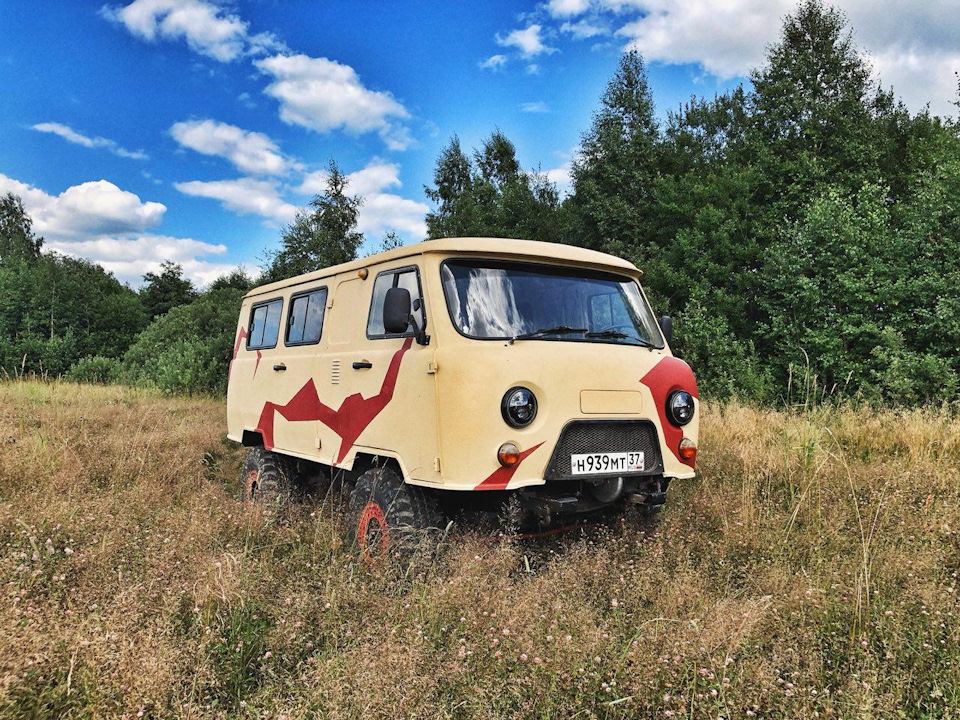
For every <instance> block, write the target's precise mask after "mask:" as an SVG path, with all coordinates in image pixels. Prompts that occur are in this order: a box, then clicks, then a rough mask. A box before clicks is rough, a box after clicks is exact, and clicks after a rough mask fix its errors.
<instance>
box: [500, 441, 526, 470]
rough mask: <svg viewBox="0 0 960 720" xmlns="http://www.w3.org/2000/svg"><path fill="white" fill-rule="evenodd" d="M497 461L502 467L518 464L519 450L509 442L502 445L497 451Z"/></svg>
mask: <svg viewBox="0 0 960 720" xmlns="http://www.w3.org/2000/svg"><path fill="white" fill-rule="evenodd" d="M497 460H499V461H500V464H501V465H503V466H504V467H513V466H514V465H516V464H517V463H518V462H520V448H518V447H517V446H516V445H515V444H514V443H511V442H508V443H504V444H503V445H501V446H500V449H499V450H497Z"/></svg>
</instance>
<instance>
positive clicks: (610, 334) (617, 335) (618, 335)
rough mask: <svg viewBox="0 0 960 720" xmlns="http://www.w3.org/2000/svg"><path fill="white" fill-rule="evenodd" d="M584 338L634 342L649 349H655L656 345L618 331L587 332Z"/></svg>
mask: <svg viewBox="0 0 960 720" xmlns="http://www.w3.org/2000/svg"><path fill="white" fill-rule="evenodd" d="M584 337H588V338H612V339H617V340H636V341H637V342H638V343H639V344H641V345H643V346H644V347H650V348H655V347H656V345H654V344H653V343H652V342H650V341H649V340H645V339H644V338H642V337H638V336H636V335H627V334H626V333H622V332H620V331H619V330H601V331H599V332H588V333H586V334H585V335H584Z"/></svg>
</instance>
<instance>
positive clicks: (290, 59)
mask: <svg viewBox="0 0 960 720" xmlns="http://www.w3.org/2000/svg"><path fill="white" fill-rule="evenodd" d="M255 64H256V66H257V67H258V68H259V69H260V70H261V71H263V72H264V73H266V74H267V75H269V76H271V77H272V78H273V82H272V83H271V84H270V85H268V86H267V88H266V89H265V90H264V92H265V93H267V94H268V95H270V96H272V97H274V98H276V99H277V100H278V101H279V102H280V119H281V120H283V121H284V122H285V123H288V124H290V125H300V126H302V127H305V128H309V129H311V130H316V131H317V132H328V131H330V130H335V129H343V130H346V131H347V132H351V133H355V134H361V133H367V132H374V131H375V132H378V133H379V134H380V136H381V138H383V140H384V142H385V143H386V144H387V146H388V147H389V148H390V149H391V150H403V149H405V148H406V147H407V146H408V145H409V144H410V137H409V132H408V131H407V130H406V128H405V127H404V126H403V124H402V122H401V121H403V120H405V119H407V118H409V117H410V113H409V112H407V109H406V108H405V107H404V106H403V105H402V104H401V103H399V102H398V101H397V100H396V99H395V98H394V97H393V96H392V95H391V94H390V93H388V92H381V91H376V90H370V89H369V88H367V87H365V86H364V84H363V83H362V82H361V80H360V77H359V76H358V75H357V73H356V71H354V69H353V68H352V67H350V66H349V65H343V64H341V63H338V62H336V61H335V60H329V59H327V58H314V57H309V56H307V55H274V56H273V57H269V58H264V59H262V60H258V61H257V62H256V63H255Z"/></svg>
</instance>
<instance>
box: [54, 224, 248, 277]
mask: <svg viewBox="0 0 960 720" xmlns="http://www.w3.org/2000/svg"><path fill="white" fill-rule="evenodd" d="M46 247H47V248H48V249H50V250H55V251H57V252H59V253H62V254H64V255H70V256H73V257H82V258H86V259H87V260H90V261H92V262H95V263H97V264H98V265H100V266H102V267H103V268H104V269H105V270H108V271H109V272H112V273H113V274H114V275H116V276H117V278H118V279H119V280H121V281H123V282H129V283H131V284H132V285H139V284H140V283H141V282H142V281H143V276H144V274H145V273H148V272H158V271H159V270H160V265H161V263H162V262H164V261H166V260H170V261H172V262H175V263H177V264H179V265H182V266H183V271H184V274H185V275H186V276H187V277H188V278H190V279H191V280H192V281H193V282H194V283H196V284H197V285H199V286H203V285H208V284H209V283H211V282H212V281H213V280H215V279H216V278H217V277H219V276H220V275H224V274H226V273H229V272H230V271H232V270H233V269H234V268H235V267H236V266H235V265H231V264H229V263H224V262H211V261H209V260H203V259H201V258H205V257H208V256H211V255H212V256H218V257H219V256H222V255H224V254H226V252H227V247H226V246H225V245H220V244H217V245H214V244H212V243H205V242H200V241H199V240H192V239H190V238H177V237H170V236H167V235H138V236H136V237H111V236H102V237H96V238H91V239H89V240H78V241H56V242H50V243H47V244H46Z"/></svg>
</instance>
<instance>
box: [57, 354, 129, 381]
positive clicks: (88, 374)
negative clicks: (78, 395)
mask: <svg viewBox="0 0 960 720" xmlns="http://www.w3.org/2000/svg"><path fill="white" fill-rule="evenodd" d="M122 371H123V365H122V364H121V363H120V361H119V360H118V359H117V358H108V357H103V356H101V355H95V356H94V357H85V358H82V359H81V360H78V361H77V362H75V363H74V364H73V365H72V366H71V367H70V369H69V370H67V373H66V376H65V377H66V378H67V380H73V381H74V382H79V383H98V384H101V385H105V384H108V383H115V382H117V381H118V380H119V379H120V376H121V373H122Z"/></svg>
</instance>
